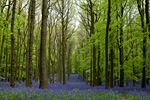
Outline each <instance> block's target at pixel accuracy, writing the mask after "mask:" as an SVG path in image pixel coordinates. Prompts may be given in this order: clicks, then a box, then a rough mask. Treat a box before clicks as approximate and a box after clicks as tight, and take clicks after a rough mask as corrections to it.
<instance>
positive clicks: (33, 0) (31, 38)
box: [28, 0, 35, 87]
mask: <svg viewBox="0 0 150 100" xmlns="http://www.w3.org/2000/svg"><path fill="white" fill-rule="evenodd" d="M30 3H31V4H30V6H31V7H30V11H29V13H30V14H29V19H30V21H29V27H30V28H29V30H28V34H29V37H28V38H29V67H28V79H29V80H28V81H29V83H28V87H32V70H33V63H32V55H33V50H32V49H33V33H34V20H35V0H31V2H30Z"/></svg>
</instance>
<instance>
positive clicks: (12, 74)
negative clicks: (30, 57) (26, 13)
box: [10, 0, 17, 88]
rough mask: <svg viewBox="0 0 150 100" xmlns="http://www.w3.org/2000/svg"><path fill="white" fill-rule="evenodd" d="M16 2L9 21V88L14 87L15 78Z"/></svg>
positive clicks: (14, 1) (14, 0)
mask: <svg viewBox="0 0 150 100" xmlns="http://www.w3.org/2000/svg"><path fill="white" fill-rule="evenodd" d="M16 2H17V1H16V0H13V8H12V19H11V32H12V34H11V82H10V86H11V87H12V88H14V86H15V80H14V79H15V77H14V65H15V37H14V34H13V33H14V21H15V11H16Z"/></svg>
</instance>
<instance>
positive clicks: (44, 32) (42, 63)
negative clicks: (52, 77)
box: [39, 0, 48, 89]
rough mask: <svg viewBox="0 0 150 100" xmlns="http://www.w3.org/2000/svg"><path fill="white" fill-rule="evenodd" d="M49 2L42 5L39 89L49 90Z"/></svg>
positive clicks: (44, 1) (45, 0) (45, 1)
mask: <svg viewBox="0 0 150 100" xmlns="http://www.w3.org/2000/svg"><path fill="white" fill-rule="evenodd" d="M47 3H48V2H47V0H43V4H42V24H41V44H40V86H39V88H42V89H45V88H48V81H47V71H46V35H47V16H48V15H47V14H48V11H47Z"/></svg>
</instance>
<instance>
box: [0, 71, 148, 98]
mask: <svg viewBox="0 0 150 100" xmlns="http://www.w3.org/2000/svg"><path fill="white" fill-rule="evenodd" d="M104 84H105V83H103V84H102V86H95V87H91V86H89V84H88V85H86V84H85V82H84V81H83V79H82V76H81V78H80V79H78V75H77V74H71V75H70V80H67V84H66V85H62V84H60V83H54V84H48V86H49V89H44V90H42V89H39V88H38V87H39V83H37V82H34V81H33V88H27V87H25V82H24V83H23V82H22V83H21V84H19V83H18V82H16V86H15V88H11V87H10V86H9V85H10V84H9V83H3V82H0V100H43V99H44V100H150V86H147V89H142V88H141V87H140V84H139V85H137V84H136V86H135V87H133V86H132V83H130V84H129V86H125V87H122V88H120V87H118V86H115V87H114V88H109V89H105V86H104Z"/></svg>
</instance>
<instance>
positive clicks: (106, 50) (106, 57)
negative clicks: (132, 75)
mask: <svg viewBox="0 0 150 100" xmlns="http://www.w3.org/2000/svg"><path fill="white" fill-rule="evenodd" d="M110 13H111V0H108V13H107V25H106V38H105V59H106V62H105V63H106V65H105V89H108V86H109V82H108V33H109V27H110Z"/></svg>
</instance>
